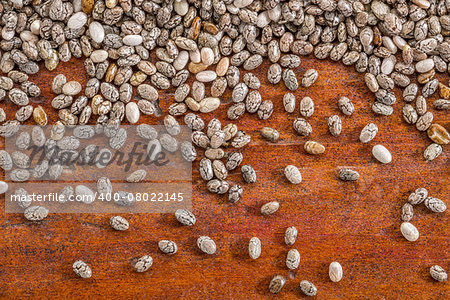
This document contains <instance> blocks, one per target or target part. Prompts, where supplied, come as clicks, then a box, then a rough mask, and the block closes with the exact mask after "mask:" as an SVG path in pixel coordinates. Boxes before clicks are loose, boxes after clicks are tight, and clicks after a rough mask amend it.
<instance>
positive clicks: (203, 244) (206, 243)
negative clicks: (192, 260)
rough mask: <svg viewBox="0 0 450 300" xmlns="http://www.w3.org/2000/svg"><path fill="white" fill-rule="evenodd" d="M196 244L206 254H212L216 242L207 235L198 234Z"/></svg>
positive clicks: (215, 248) (214, 250) (214, 251)
mask: <svg viewBox="0 0 450 300" xmlns="http://www.w3.org/2000/svg"><path fill="white" fill-rule="evenodd" d="M197 246H198V248H199V249H200V250H202V251H203V252H204V253H206V254H214V253H216V251H217V247H216V243H214V241H213V240H212V239H211V238H210V237H208V236H200V237H199V238H198V239H197Z"/></svg>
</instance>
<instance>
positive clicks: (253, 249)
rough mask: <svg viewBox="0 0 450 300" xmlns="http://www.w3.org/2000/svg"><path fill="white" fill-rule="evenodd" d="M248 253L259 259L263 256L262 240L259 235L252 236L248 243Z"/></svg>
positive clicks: (252, 257) (251, 256)
mask: <svg viewBox="0 0 450 300" xmlns="http://www.w3.org/2000/svg"><path fill="white" fill-rule="evenodd" d="M248 254H249V255H250V258H251V259H257V258H259V257H260V256H261V240H260V239H258V238H257V237H252V238H251V239H250V242H249V243H248Z"/></svg>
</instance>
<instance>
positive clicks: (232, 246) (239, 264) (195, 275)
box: [0, 58, 450, 299]
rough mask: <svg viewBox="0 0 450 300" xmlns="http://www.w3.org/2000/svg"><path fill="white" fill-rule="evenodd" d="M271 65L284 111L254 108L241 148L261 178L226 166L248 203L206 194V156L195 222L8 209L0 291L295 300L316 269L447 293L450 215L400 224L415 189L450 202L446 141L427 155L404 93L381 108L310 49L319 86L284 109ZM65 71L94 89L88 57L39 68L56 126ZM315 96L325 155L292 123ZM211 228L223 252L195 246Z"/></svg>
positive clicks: (378, 293)
mask: <svg viewBox="0 0 450 300" xmlns="http://www.w3.org/2000/svg"><path fill="white" fill-rule="evenodd" d="M267 68H268V64H267V63H265V64H264V65H263V66H262V68H260V69H259V71H258V75H259V78H260V80H261V82H262V87H261V88H260V92H261V94H262V96H263V100H266V99H270V100H272V101H273V102H274V104H275V110H274V114H273V115H272V117H271V118H270V119H269V120H266V121H261V120H258V119H257V117H256V115H249V114H246V115H245V116H244V117H243V118H241V119H240V120H238V121H235V123H236V124H238V125H239V129H242V130H245V131H246V132H247V133H249V134H250V135H251V136H252V142H251V143H250V144H249V145H248V146H246V147H245V148H244V149H243V150H242V152H243V154H244V163H245V164H251V165H252V166H253V167H254V169H255V170H256V173H257V176H258V180H257V182H256V183H255V184H253V185H250V184H245V183H243V181H242V178H241V175H240V173H239V171H238V170H235V171H233V172H232V173H231V174H230V175H229V179H230V180H231V181H232V182H236V183H239V184H241V185H243V187H244V197H243V199H242V200H241V201H239V202H238V203H236V204H230V203H228V202H227V196H217V195H213V194H210V193H208V192H207V191H206V188H205V183H204V182H203V181H202V180H201V179H200V176H199V173H198V171H197V169H198V161H197V162H195V163H194V166H193V169H194V174H193V180H194V182H193V195H194V199H193V205H194V209H193V212H194V213H195V215H196V216H197V223H196V224H195V226H193V227H192V228H187V227H183V226H181V225H180V224H178V223H177V221H176V220H175V218H174V215H173V214H133V215H125V217H126V218H127V219H128V220H129V222H130V224H131V228H130V229H129V230H128V231H127V232H116V231H113V230H112V229H111V228H110V226H109V222H108V220H109V218H110V217H111V215H102V214H50V215H49V217H48V218H47V219H45V220H44V221H43V222H41V223H37V224H36V223H32V222H29V221H27V220H25V219H24V218H23V216H22V215H20V214H5V213H4V211H2V213H1V216H0V218H1V228H2V230H1V234H0V251H1V253H2V255H1V258H0V279H1V280H0V296H1V297H2V298H17V299H23V298H26V297H33V298H44V297H56V296H58V298H61V297H62V298H67V297H74V298H87V296H95V297H102V298H122V299H123V298H156V299H163V298H164V299H165V298H169V299H175V298H192V299H236V298H245V299H261V298H278V299H292V298H300V297H303V295H302V293H301V292H300V290H299V288H298V287H299V283H300V281H301V280H303V279H306V280H310V281H312V282H313V283H314V284H315V285H316V286H317V288H318V294H317V298H319V299H339V298H341V299H342V298H345V299H369V298H370V299H395V298H396V299H400V298H402V299H413V298H415V299H418V298H420V299H444V298H447V299H448V298H449V297H450V292H449V285H448V283H446V284H443V283H438V282H434V281H433V280H432V279H431V277H430V275H429V268H430V266H432V265H434V264H438V265H441V266H442V267H444V268H445V269H446V270H447V272H448V271H450V259H449V258H450V256H449V252H450V251H449V250H450V249H449V233H450V229H449V221H448V212H445V213H443V214H433V213H430V212H429V211H427V209H426V208H424V207H423V206H419V207H417V208H416V209H415V215H414V218H413V220H412V223H413V224H415V225H416V226H417V228H418V230H419V232H420V235H421V236H420V238H419V240H418V241H417V242H414V243H411V242H408V241H406V240H405V239H404V238H403V237H402V236H401V234H400V231H399V226H400V224H401V221H400V208H401V206H402V205H403V204H404V203H405V201H406V200H407V197H408V195H409V194H410V192H412V191H413V190H415V189H416V188H418V187H425V188H427V189H428V191H429V194H430V195H432V196H435V197H438V198H440V199H442V200H444V201H446V202H447V205H449V204H450V203H449V202H448V200H449V195H450V192H449V175H450V167H449V163H448V158H449V153H448V146H446V147H444V153H443V154H442V155H441V156H440V157H439V158H437V159H436V160H434V161H431V162H426V161H425V160H424V159H423V156H422V154H423V151H424V149H425V147H426V146H428V145H429V144H430V140H429V139H428V138H427V136H426V134H425V133H420V132H418V131H417V130H416V129H415V127H414V126H410V125H407V124H406V123H405V122H404V121H403V120H402V118H401V107H402V106H403V100H402V98H401V96H400V94H399V93H398V92H399V91H397V97H398V101H397V103H396V104H395V105H394V109H395V112H394V114H393V115H392V116H390V117H385V116H375V115H374V113H373V112H372V110H371V108H370V107H371V105H372V102H373V99H374V97H373V94H372V93H370V92H369V91H368V89H367V88H366V87H365V85H364V83H363V76H362V75H361V74H357V73H356V72H355V71H354V70H353V68H352V67H344V66H343V65H342V64H340V63H332V62H328V61H326V62H324V61H318V60H316V59H313V58H302V64H301V66H300V67H299V68H297V69H296V73H297V74H298V78H300V77H301V75H302V74H303V73H304V72H305V71H306V70H307V69H309V68H315V69H317V70H318V71H319V79H318V80H317V82H316V83H315V84H314V85H313V86H312V87H311V88H309V89H304V88H299V89H298V90H297V91H296V92H295V95H296V96H297V107H296V111H295V112H294V113H292V114H287V113H285V112H284V110H283V106H282V96H283V94H284V93H285V92H286V89H285V87H284V86H283V84H282V83H280V84H278V85H276V86H275V87H274V86H273V85H270V84H269V83H268V82H267V80H266V72H267ZM59 73H63V74H65V75H66V76H67V77H68V79H69V80H79V81H80V82H81V83H82V84H83V86H84V85H85V83H86V81H87V75H86V74H85V72H84V69H83V65H82V61H75V60H72V61H70V62H68V63H65V64H64V65H60V66H59V67H58V68H57V69H56V70H55V71H53V72H51V73H50V72H43V73H40V74H39V75H37V76H32V77H31V80H32V81H34V82H36V83H38V84H39V86H40V87H41V89H42V91H43V93H42V96H41V97H39V98H37V99H35V100H34V101H35V102H36V103H37V102H42V103H43V105H44V106H45V107H46V110H47V111H51V113H50V118H49V119H50V124H52V123H54V122H55V121H56V120H57V116H56V111H55V110H53V109H52V108H51V106H50V101H51V99H52V98H53V97H54V95H53V94H52V92H51V81H52V79H53V77H54V76H55V75H57V74H59ZM241 76H242V73H241ZM241 78H242V77H241ZM439 78H441V79H444V76H441V77H439ZM445 80H447V81H448V77H447V79H445ZM446 83H448V82H446ZM209 86H210V85H207V87H208V90H209ZM173 91H174V89H171V90H169V91H167V92H166V93H161V103H162V107H163V109H164V111H167V107H168V105H169V104H171V103H172V99H173ZM229 96H230V92H229V91H227V93H226V94H225V97H224V98H223V101H224V102H225V103H229V102H230V99H229ZM304 96H310V97H311V98H312V99H313V100H314V103H315V113H314V115H313V116H312V117H311V118H309V121H310V123H311V125H312V127H313V133H312V135H311V137H310V139H312V140H316V141H319V142H321V143H322V144H324V145H325V147H326V152H325V154H324V155H321V156H311V155H308V154H306V153H305V151H304V150H303V144H304V142H305V141H306V140H307V139H306V138H305V137H299V136H297V135H296V134H295V132H294V130H293V128H292V122H293V120H294V119H295V118H296V117H298V116H299V113H298V101H299V100H300V99H301V98H302V97H304ZM340 96H347V97H349V98H350V99H352V100H353V103H354V105H355V108H356V112H355V113H354V115H353V116H344V115H343V114H342V113H340V112H339V110H338V108H337V100H338V98H339V97H340ZM436 97H437V96H436V95H435V96H434V97H433V98H431V99H429V101H428V105H429V109H430V110H431V111H432V112H433V114H434V116H435V122H437V123H439V124H441V125H443V126H445V127H446V128H447V129H450V122H449V118H448V113H447V112H442V111H441V112H438V111H435V110H434V109H433V108H432V105H431V103H432V100H434V99H436ZM0 105H1V107H3V108H4V109H5V110H6V111H7V115H8V118H11V117H12V116H13V114H14V111H15V109H17V107H13V105H12V104H11V103H9V102H7V101H6V102H5V101H4V102H2V103H1V104H0ZM35 105H36V104H35ZM230 105H231V104H225V105H223V106H221V108H220V109H219V110H218V111H217V112H214V113H210V114H207V115H203V116H204V118H205V120H210V119H211V118H212V117H217V118H219V119H220V120H222V121H223V122H222V124H228V123H229V120H227V119H226V110H227V108H228V107H229V106H230ZM332 114H338V115H340V116H341V118H342V120H343V131H342V134H341V135H340V136H339V137H333V136H331V135H330V134H329V133H328V130H327V125H326V120H327V118H328V117H329V116H330V115H332ZM179 120H182V118H179ZM141 121H142V122H146V123H150V124H161V119H158V118H155V117H145V118H141ZM368 122H374V123H376V124H377V125H378V127H379V129H380V130H379V133H378V135H377V137H376V138H375V139H374V140H373V141H372V142H370V143H369V144H362V143H360V142H359V141H358V137H359V133H360V130H361V129H362V128H363V127H364V126H365V125H366V124H367V123H368ZM28 123H29V124H32V122H28ZM263 126H271V127H274V128H276V129H277V130H278V131H279V132H280V135H281V137H280V140H279V141H278V142H277V143H268V142H266V141H264V140H263V139H262V138H261V137H260V134H259V130H260V129H261V128H262V127H263ZM375 144H383V145H384V146H386V147H387V148H388V149H389V150H390V151H391V153H392V156H393V162H392V163H391V164H388V165H382V164H380V163H378V162H376V161H375V159H374V158H373V157H372V155H371V148H372V146H373V145H375ZM200 156H201V155H200ZM288 164H294V165H296V166H298V167H299V168H300V170H301V173H302V175H303V182H302V183H301V184H299V185H296V186H294V185H291V184H288V182H287V181H286V179H285V177H284V176H283V168H284V167H285V166H286V165H288ZM341 166H350V167H352V168H354V169H356V170H357V171H358V172H359V173H360V174H361V178H360V180H359V181H357V182H355V183H352V182H342V181H340V180H338V179H337V170H338V167H341ZM3 198H4V197H3V196H2V199H3ZM273 200H277V201H279V202H280V204H281V207H280V209H279V211H278V212H276V213H275V214H274V215H272V216H261V215H260V213H259V209H260V206H261V205H262V204H264V203H265V202H268V201H273ZM2 201H4V200H2ZM1 209H2V210H3V209H4V208H3V205H2V208H1ZM289 226H296V227H297V229H298V231H299V237H298V240H297V242H296V243H295V245H294V246H293V247H295V248H297V249H298V250H299V251H300V253H301V262H300V266H299V268H298V270H296V271H291V272H290V271H288V270H287V268H286V267H285V264H284V261H285V257H286V254H287V252H288V250H289V249H290V247H288V246H286V245H285V244H284V231H285V229H286V228H287V227H289ZM200 235H208V236H210V237H211V238H213V239H214V240H215V242H216V244H217V246H218V251H217V254H215V255H212V256H208V255H205V254H202V253H201V252H200V251H199V250H198V249H197V246H196V239H197V237H198V236H200ZM253 236H257V237H259V238H260V239H261V241H262V247H263V250H262V255H261V257H260V258H259V259H257V260H255V261H253V260H251V259H250V258H249V257H248V250H247V249H248V240H249V239H250V238H251V237H253ZM161 239H170V240H173V241H175V242H176V243H177V244H178V246H179V251H178V253H177V254H176V255H174V256H167V255H163V254H162V253H161V252H160V251H159V250H158V247H157V241H158V240H161ZM145 254H149V255H151V256H152V257H153V259H154V265H153V267H152V268H151V270H149V271H148V272H146V273H143V274H137V273H135V272H134V271H133V270H132V269H131V267H130V265H129V260H130V259H131V258H133V257H137V256H142V255H145ZM78 259H81V260H83V261H85V262H87V263H88V264H89V265H90V266H91V267H92V270H93V276H92V278H91V279H88V280H85V279H81V278H78V277H76V275H75V274H74V273H73V272H72V263H73V262H74V261H75V260H78ZM332 261H338V262H340V263H341V265H342V266H343V270H344V277H343V280H342V281H341V282H339V283H332V282H331V281H330V280H329V278H328V265H329V264H330V263H331V262H332ZM277 274H280V275H283V276H286V278H288V280H287V283H286V285H285V287H284V289H283V290H282V292H281V293H280V294H278V295H277V296H273V295H270V294H269V292H268V285H269V281H270V279H271V278H272V277H273V276H274V275H277Z"/></svg>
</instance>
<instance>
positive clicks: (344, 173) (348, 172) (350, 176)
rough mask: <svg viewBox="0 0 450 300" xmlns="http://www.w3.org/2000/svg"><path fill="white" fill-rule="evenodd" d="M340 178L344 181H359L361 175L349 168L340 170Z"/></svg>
mask: <svg viewBox="0 0 450 300" xmlns="http://www.w3.org/2000/svg"><path fill="white" fill-rule="evenodd" d="M339 178H340V179H341V180H343V181H356V180H358V179H359V173H358V172H356V171H355V170H352V169H349V168H342V169H340V170H339Z"/></svg>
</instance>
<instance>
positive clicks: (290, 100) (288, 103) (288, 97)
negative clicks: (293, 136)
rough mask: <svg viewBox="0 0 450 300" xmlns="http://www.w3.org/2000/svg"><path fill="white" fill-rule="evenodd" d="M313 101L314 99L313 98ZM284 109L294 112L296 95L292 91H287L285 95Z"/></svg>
mask: <svg viewBox="0 0 450 300" xmlns="http://www.w3.org/2000/svg"><path fill="white" fill-rule="evenodd" d="M311 101H312V100H311ZM283 106H284V110H285V111H286V112H288V113H292V112H294V110H295V95H294V94H292V93H286V94H284V96H283Z"/></svg>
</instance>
